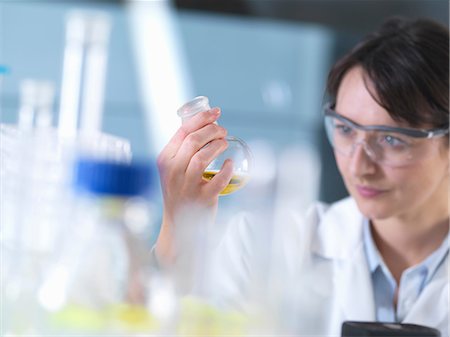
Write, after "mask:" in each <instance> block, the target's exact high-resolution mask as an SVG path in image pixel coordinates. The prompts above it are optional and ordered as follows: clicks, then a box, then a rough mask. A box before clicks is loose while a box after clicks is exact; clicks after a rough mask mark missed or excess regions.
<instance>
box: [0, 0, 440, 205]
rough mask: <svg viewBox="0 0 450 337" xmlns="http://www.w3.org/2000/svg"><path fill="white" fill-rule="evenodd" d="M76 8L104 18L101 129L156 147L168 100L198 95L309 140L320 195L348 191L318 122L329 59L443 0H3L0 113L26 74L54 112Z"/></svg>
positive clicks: (277, 133)
mask: <svg viewBox="0 0 450 337" xmlns="http://www.w3.org/2000/svg"><path fill="white" fill-rule="evenodd" d="M74 8H78V9H80V8H84V9H101V10H102V11H106V12H107V13H109V14H110V15H111V17H112V26H111V27H112V30H111V35H110V44H109V47H108V65H107V72H106V82H105V83H106V86H105V96H104V98H105V101H104V116H103V124H102V130H103V131H105V132H107V133H111V134H114V135H117V136H120V137H124V138H126V139H128V140H129V141H130V143H131V148H132V152H133V156H138V157H153V158H154V157H156V155H157V153H158V152H159V151H160V149H161V148H162V146H163V144H164V143H165V142H167V140H168V139H169V137H170V135H171V134H172V133H173V132H174V131H175V130H176V128H177V127H178V125H179V120H178V119H177V116H176V114H175V110H176V106H177V104H178V105H180V104H181V103H183V102H184V101H186V100H188V99H189V98H192V97H194V96H198V95H205V96H208V97H209V99H210V103H211V105H212V106H220V107H221V108H222V110H223V116H222V117H221V124H222V125H224V126H225V127H226V128H227V129H228V130H229V134H231V135H238V136H239V137H241V138H243V139H245V140H246V142H247V143H250V144H252V143H253V142H256V143H257V144H259V142H260V141H263V142H266V143H268V144H269V146H270V147H271V149H272V150H273V152H274V153H275V156H276V155H277V154H280V153H281V151H280V150H282V149H284V148H286V147H287V146H292V145H293V144H300V145H306V146H312V147H313V148H314V149H315V150H317V151H318V153H319V156H320V161H321V164H322V165H321V167H322V170H321V178H320V193H319V196H318V197H319V198H320V199H321V200H323V201H327V202H330V201H334V200H337V199H339V198H341V197H343V196H345V195H346V192H345V189H344V187H343V185H342V182H341V180H340V178H339V175H338V173H337V171H336V167H335V164H334V159H333V156H332V152H331V150H330V148H329V146H328V144H327V143H326V141H325V137H324V134H323V130H322V123H321V107H322V104H323V99H324V97H323V93H324V84H325V80H326V75H327V71H328V70H329V67H330V65H331V64H332V63H333V61H334V60H336V58H337V57H339V56H340V55H341V54H342V53H344V52H345V51H346V50H347V49H348V48H350V47H351V46H352V45H353V44H354V43H355V42H356V41H357V40H358V39H360V38H361V37H362V36H363V35H364V34H366V33H367V32H369V31H370V30H372V29H373V28H375V27H376V26H377V25H379V24H380V23H381V22H382V21H383V20H384V19H386V18H387V17H389V16H392V15H403V16H408V17H423V16H424V17H429V18H433V19H436V20H438V21H440V22H443V23H444V24H447V25H448V17H449V3H448V1H445V0H391V1H378V0H373V1H370V0H364V1H355V0H353V1H347V0H339V1H338V0H298V1H295V0H286V1H277V0H259V1H257V0H232V1H207V0H175V1H168V0H152V1H135V2H133V1H130V2H125V1H113V0H111V1H94V0H91V1H63V0H61V1H44V0H43V1H39V0H34V1H2V2H1V4H0V36H1V38H0V41H1V43H0V64H1V65H2V66H4V67H6V69H7V73H6V74H3V83H2V87H1V93H0V94H1V96H0V99H1V122H2V123H14V122H16V121H17V119H18V109H19V106H20V95H19V89H20V83H21V81H22V80H24V79H27V78H34V79H44V80H49V81H51V82H53V83H54V85H55V88H56V91H55V94H56V96H55V103H54V105H53V111H54V119H55V120H57V118H58V114H57V112H58V109H59V108H58V107H59V101H60V97H61V93H60V88H61V80H62V69H63V56H64V52H63V51H64V44H65V35H64V32H65V29H64V28H65V16H66V13H67V11H68V10H70V9H74ZM55 123H56V122H55ZM266 143H265V144H266Z"/></svg>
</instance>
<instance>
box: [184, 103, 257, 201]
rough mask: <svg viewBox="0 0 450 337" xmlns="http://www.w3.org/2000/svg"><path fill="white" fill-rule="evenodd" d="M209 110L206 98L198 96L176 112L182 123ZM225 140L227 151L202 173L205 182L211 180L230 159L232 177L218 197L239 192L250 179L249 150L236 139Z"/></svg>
mask: <svg viewBox="0 0 450 337" xmlns="http://www.w3.org/2000/svg"><path fill="white" fill-rule="evenodd" d="M210 109H211V107H210V105H209V100H208V97H205V96H198V97H195V98H194V99H192V100H191V101H189V102H187V103H185V104H184V105H183V106H182V107H180V108H179V109H178V111H177V112H178V116H180V117H181V120H182V122H183V123H184V122H185V121H186V120H188V119H189V118H191V117H192V116H194V115H196V114H197V113H199V112H201V111H206V110H210ZM225 139H226V140H227V143H228V147H227V149H226V150H225V151H224V152H222V153H221V154H220V155H219V156H217V157H216V158H215V159H214V160H213V161H212V162H211V163H210V164H209V165H208V167H207V168H206V169H205V172H204V173H203V178H204V179H205V180H211V179H212V178H213V177H214V176H215V175H216V174H217V173H218V172H219V171H220V169H221V168H222V166H223V163H224V162H225V160H226V159H231V160H232V161H233V176H232V178H231V180H230V182H229V183H228V185H227V186H226V187H225V188H224V189H223V190H222V191H221V192H220V194H219V195H227V194H230V193H233V192H235V191H237V190H239V189H240V188H242V187H243V186H244V185H245V184H246V183H247V182H248V179H249V177H250V176H249V173H250V166H251V157H252V156H251V152H250V148H249V147H248V145H247V144H246V143H245V142H244V141H243V140H242V139H240V138H238V137H234V136H228V137H226V138H225ZM206 146H208V145H206Z"/></svg>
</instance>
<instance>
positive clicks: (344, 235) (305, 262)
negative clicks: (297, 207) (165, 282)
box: [213, 198, 449, 337]
mask: <svg viewBox="0 0 450 337" xmlns="http://www.w3.org/2000/svg"><path fill="white" fill-rule="evenodd" d="M281 213H282V214H279V215H277V216H276V219H274V220H275V221H274V223H275V226H276V229H277V230H275V231H274V232H273V233H276V234H275V241H272V244H271V249H270V250H271V251H272V253H274V252H275V253H274V254H267V255H266V256H265V257H264V259H262V260H261V259H260V260H259V270H258V258H257V255H258V254H261V252H263V251H264V245H263V247H262V248H263V249H262V250H261V246H259V247H258V242H257V241H258V240H259V239H261V238H262V239H261V240H264V238H263V236H258V234H259V231H261V230H262V227H260V224H259V223H258V217H256V218H253V219H251V218H252V217H249V216H248V215H243V216H240V217H239V220H238V221H234V222H233V224H232V225H231V227H230V228H229V231H228V233H227V234H226V235H225V238H224V240H223V242H222V243H221V245H220V246H219V249H218V250H217V251H216V255H215V257H214V261H215V265H214V268H213V275H214V277H215V281H216V282H215V288H214V290H215V294H216V295H217V294H220V297H221V298H222V300H223V301H224V302H223V303H228V302H226V301H231V302H233V301H235V302H233V303H234V304H237V303H239V300H238V301H236V299H241V300H242V299H243V298H246V299H248V296H247V297H245V296H246V295H244V293H245V294H247V295H248V294H250V297H252V294H253V296H254V297H253V299H255V298H261V297H262V296H260V295H262V293H258V291H261V289H263V290H262V291H267V289H275V290H273V291H274V294H276V296H279V297H280V298H283V300H282V301H278V302H277V308H278V309H280V310H281V314H280V317H282V318H281V320H283V319H285V322H284V323H281V325H283V324H284V325H285V329H284V330H283V329H281V330H282V331H283V332H286V331H287V332H289V333H295V334H296V335H297V336H340V331H341V324H342V322H343V321H345V320H356V321H375V320H376V316H375V308H374V298H373V288H372V281H371V275H370V271H369V268H368V265H367V261H366V255H365V250H364V245H363V221H364V218H363V215H362V214H361V213H360V212H359V210H358V208H357V206H356V203H355V202H354V200H353V199H351V198H347V199H344V200H342V201H340V202H337V203H335V204H333V205H331V206H327V205H324V204H317V205H315V206H314V207H313V209H312V210H311V211H310V212H308V215H307V216H306V218H304V217H302V216H301V214H298V213H296V212H295V211H294V212H287V211H285V210H283V211H282V212H281ZM265 217H267V216H265ZM259 219H262V217H261V218H259ZM252 220H253V221H252ZM255 220H256V221H255ZM281 227H282V228H281ZM266 238H267V236H266ZM266 242H269V241H266ZM274 242H275V243H274ZM266 248H267V250H269V246H268V245H267V247H266ZM258 249H259V250H258ZM269 255H270V256H269ZM274 256H275V258H274ZM254 262H256V268H255V267H254V266H252V263H254ZM271 262H274V263H271ZM448 271H449V268H448V255H447V257H446V259H445V261H444V263H443V264H442V265H441V266H440V267H439V269H438V271H437V273H436V274H435V276H434V277H433V279H432V281H431V282H430V283H429V284H428V285H427V286H426V288H425V289H424V290H423V292H422V293H421V294H420V296H419V298H418V299H417V301H416V303H415V304H414V305H413V307H412V308H411V309H410V311H409V314H408V315H407V316H406V318H405V320H404V323H414V324H421V325H426V326H430V327H434V328H437V329H438V330H440V331H441V334H442V337H448V336H449V272H448ZM264 272H266V274H264ZM258 273H259V274H258ZM255 274H257V275H256V276H255ZM264 275H265V276H264ZM258 276H259V277H260V278H261V276H263V277H262V278H263V279H264V277H265V278H266V281H267V282H268V283H269V284H272V288H270V287H269V288H267V283H266V284H265V287H264V286H261V282H259V283H258V281H257V280H258ZM260 281H261V280H260ZM258 289H259V290H258ZM269 291H270V290H269ZM276 296H275V297H276ZM269 297H270V296H269ZM272 297H274V296H272ZM272 303H274V302H272ZM239 305H242V303H239Z"/></svg>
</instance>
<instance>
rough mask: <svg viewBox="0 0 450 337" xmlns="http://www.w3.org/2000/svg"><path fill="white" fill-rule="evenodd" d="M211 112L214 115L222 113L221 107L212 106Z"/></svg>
mask: <svg viewBox="0 0 450 337" xmlns="http://www.w3.org/2000/svg"><path fill="white" fill-rule="evenodd" d="M209 113H210V114H211V115H213V116H217V115H219V114H220V109H219V108H212V109H211V110H209Z"/></svg>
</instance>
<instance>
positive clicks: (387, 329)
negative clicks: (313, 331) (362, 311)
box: [341, 321, 441, 337]
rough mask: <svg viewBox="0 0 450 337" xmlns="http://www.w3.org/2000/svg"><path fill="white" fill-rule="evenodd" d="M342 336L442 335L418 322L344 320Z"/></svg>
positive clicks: (396, 336)
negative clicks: (417, 323)
mask: <svg viewBox="0 0 450 337" xmlns="http://www.w3.org/2000/svg"><path fill="white" fill-rule="evenodd" d="M341 336H342V337H441V333H440V332H439V331H438V330H436V329H433V328H429V327H426V326H422V325H416V324H402V323H382V322H350V321H347V322H344V323H342V331H341Z"/></svg>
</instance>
